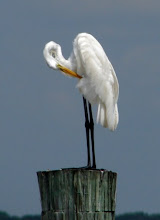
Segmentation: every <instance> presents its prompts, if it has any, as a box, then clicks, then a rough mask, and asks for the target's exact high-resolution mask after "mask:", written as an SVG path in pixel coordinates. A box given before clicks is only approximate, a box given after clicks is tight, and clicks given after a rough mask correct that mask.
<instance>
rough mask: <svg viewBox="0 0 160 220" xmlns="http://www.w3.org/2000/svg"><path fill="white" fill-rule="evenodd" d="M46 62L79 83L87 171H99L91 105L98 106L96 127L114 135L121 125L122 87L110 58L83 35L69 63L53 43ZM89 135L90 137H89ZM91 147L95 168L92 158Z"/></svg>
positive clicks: (76, 41) (46, 54) (78, 36)
mask: <svg viewBox="0 0 160 220" xmlns="http://www.w3.org/2000/svg"><path fill="white" fill-rule="evenodd" d="M43 54H44V58H45V60H46V62H47V64H48V66H49V67H50V68H52V69H54V70H60V71H61V72H62V73H64V74H65V75H66V76H71V77H75V78H77V79H78V83H77V88H78V89H79V91H80V93H81V94H82V95H83V104H84V112H85V127H86V138H87V152H88V163H87V167H86V168H94V169H95V168H96V160H95V149H94V122H93V117H92V108H91V105H93V104H97V105H98V111H97V123H100V124H101V125H102V126H103V127H105V128H109V130H111V131H114V130H115V129H116V127H117V125H118V121H119V114H118V107H117V101H118V96H119V84H118V80H117V77H116V74H115V71H114V69H113V66H112V64H111V63H110V61H109V59H108V57H107V55H106V54H105V52H104V50H103V48H102V46H101V45H100V43H99V42H98V41H97V40H96V39H95V38H94V37H93V36H92V35H91V34H87V33H80V34H78V35H77V37H76V38H75V39H74V42H73V51H72V53H71V56H70V57H69V58H68V60H66V59H65V58H64V57H63V55H62V51H61V46H60V45H59V44H57V43H55V42H53V41H50V42H49V43H47V44H46V45H45V48H44V51H43ZM89 135H90V137H89ZM90 140H91V143H92V160H93V162H92V166H91V158H90Z"/></svg>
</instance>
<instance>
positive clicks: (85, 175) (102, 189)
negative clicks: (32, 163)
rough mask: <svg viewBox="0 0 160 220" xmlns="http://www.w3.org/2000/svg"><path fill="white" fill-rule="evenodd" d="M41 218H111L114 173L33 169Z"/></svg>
mask: <svg viewBox="0 0 160 220" xmlns="http://www.w3.org/2000/svg"><path fill="white" fill-rule="evenodd" d="M37 176H38V182H39V189H40V196H41V206H42V220H114V219H115V205H116V202H115V196H116V179H117V174H116V173H113V172H111V171H107V170H84V169H62V170H53V171H43V172H37Z"/></svg>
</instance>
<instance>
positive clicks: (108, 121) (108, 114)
mask: <svg viewBox="0 0 160 220" xmlns="http://www.w3.org/2000/svg"><path fill="white" fill-rule="evenodd" d="M118 121H119V114H118V107H117V104H116V105H115V107H114V108H111V109H107V108H106V106H105V104H104V103H102V102H100V103H99V105H98V112H97V123H100V124H101V125H102V126H103V127H105V128H109V129H110V130H111V131H114V130H115V129H116V128H117V125H118Z"/></svg>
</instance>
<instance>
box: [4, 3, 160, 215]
mask: <svg viewBox="0 0 160 220" xmlns="http://www.w3.org/2000/svg"><path fill="white" fill-rule="evenodd" d="M159 21H160V1H159V0H152V1H150V0H134V1H128V0H121V1H111V0H110V1H106V0H102V1H96V0H88V1H77V0H67V1H59V0H55V1H51V0H46V1H42V0H35V1H31V0H28V1H20V0H14V1H8V0H5V1H1V3H0V27H1V31H0V32H1V34H0V109H1V111H0V112H1V114H0V210H4V211H8V212H9V213H10V214H13V215H23V214H36V213H40V211H41V207H40V196H39V190H38V183H37V177H36V171H39V170H46V169H50V170H51V169H59V168H62V167H73V166H75V167H78V166H83V165H85V164H86V143H85V130H84V114H83V105H82V97H81V95H80V94H79V92H78V91H77V89H76V88H75V85H76V80H75V79H70V78H66V77H64V76H63V75H61V74H60V73H59V72H55V71H52V70H51V69H49V68H48V67H47V65H46V63H45V62H44V59H43V55H42V51H43V48H44V45H45V43H47V42H48V41H50V40H54V41H56V42H57V43H59V44H61V46H62V50H63V54H64V56H65V57H68V56H69V55H70V52H71V51H72V41H73V39H74V37H75V36H76V35H77V34H78V33H80V32H88V33H91V34H92V35H94V36H95V37H96V38H97V39H98V40H99V41H100V43H101V44H102V46H103V48H104V50H105V51H106V53H107V55H108V57H109V59H110V60H111V62H112V64H113V66H114V68H115V71H116V74H117V77H118V80H119V84H120V97H119V102H118V105H119V113H120V123H119V126H118V129H117V131H116V132H114V133H112V132H110V131H108V130H107V129H104V128H102V127H101V126H100V125H95V142H96V156H97V165H98V168H105V169H108V170H112V171H115V172H117V173H118V185H117V214H119V213H123V212H129V211H145V212H149V213H156V212H159V204H160V191H159V186H160V172H159V167H160V160H159V158H160V147H159V136H160V135H159V130H160V129H159V124H160V123H159V122H160V120H159V112H160V101H159V95H160V75H159V63H160V61H159V59H160V28H159ZM94 117H96V106H95V107H94Z"/></svg>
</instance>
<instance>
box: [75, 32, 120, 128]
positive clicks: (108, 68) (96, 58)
mask: <svg viewBox="0 0 160 220" xmlns="http://www.w3.org/2000/svg"><path fill="white" fill-rule="evenodd" d="M74 54H75V57H76V61H77V73H78V74H79V75H81V76H82V77H83V78H82V79H80V80H79V82H78V84H77V87H78V88H79V90H80V92H81V93H82V94H83V95H84V97H85V98H86V99H87V100H88V101H89V102H90V103H91V104H94V103H98V104H99V107H98V114H97V122H100V123H101V124H102V125H103V126H104V127H108V128H109V129H110V130H115V128H116V127H117V124H118V108H117V100H118V95H119V84H118V80H117V77H116V74H115V71H114V69H113V67H112V64H111V63H110V61H109V59H108V57H107V56H106V54H105V52H104V50H103V48H102V46H101V45H100V44H99V42H98V41H97V40H96V39H95V38H94V37H93V36H92V35H90V34H86V33H82V34H79V35H78V36H77V37H76V39H75V41H74Z"/></svg>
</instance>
